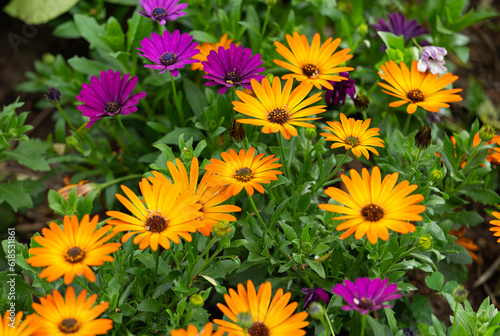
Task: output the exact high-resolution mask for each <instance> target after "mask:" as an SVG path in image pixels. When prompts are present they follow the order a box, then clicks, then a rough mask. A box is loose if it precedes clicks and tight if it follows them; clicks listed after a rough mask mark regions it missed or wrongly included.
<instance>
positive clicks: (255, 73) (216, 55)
mask: <svg viewBox="0 0 500 336" xmlns="http://www.w3.org/2000/svg"><path fill="white" fill-rule="evenodd" d="M260 58H261V55H260V54H256V55H253V56H252V49H250V48H243V47H242V46H236V45H235V44H231V46H230V47H229V49H227V50H226V49H225V48H224V47H222V46H221V47H219V49H217V51H215V50H211V51H210V54H208V56H207V60H206V61H205V62H202V63H201V64H203V70H205V72H206V73H207V74H206V75H203V78H205V79H208V81H207V82H206V83H205V85H207V86H213V85H220V87H219V94H224V93H226V91H227V89H228V88H230V87H232V86H236V85H240V86H242V87H244V88H247V89H251V88H252V86H251V84H250V81H251V80H252V78H253V79H255V80H257V81H259V82H260V81H261V80H262V78H264V75H259V73H261V72H262V71H265V70H266V69H265V68H263V67H260V66H261V65H262V64H264V62H263V61H261V60H260Z"/></svg>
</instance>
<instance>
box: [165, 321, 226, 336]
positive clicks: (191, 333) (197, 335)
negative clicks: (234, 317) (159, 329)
mask: <svg viewBox="0 0 500 336" xmlns="http://www.w3.org/2000/svg"><path fill="white" fill-rule="evenodd" d="M213 328H214V326H213V324H212V323H207V324H206V325H205V327H204V328H203V329H202V330H200V331H199V332H198V329H196V327H195V326H194V325H189V326H188V327H187V329H186V330H184V329H177V330H172V332H171V333H170V336H222V334H223V333H224V332H223V331H222V330H220V329H219V330H217V331H215V330H213Z"/></svg>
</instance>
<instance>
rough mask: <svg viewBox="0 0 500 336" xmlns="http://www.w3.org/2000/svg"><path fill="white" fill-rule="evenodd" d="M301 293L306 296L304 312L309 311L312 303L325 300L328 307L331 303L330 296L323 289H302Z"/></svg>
mask: <svg viewBox="0 0 500 336" xmlns="http://www.w3.org/2000/svg"><path fill="white" fill-rule="evenodd" d="M300 291H301V292H302V294H305V296H306V298H305V299H304V310H306V309H307V307H308V306H309V305H310V304H311V302H319V300H320V299H321V300H323V302H324V303H326V305H328V303H329V302H330V296H329V295H328V293H327V292H326V291H325V290H324V289H323V288H321V287H314V288H302V289H301V290H300Z"/></svg>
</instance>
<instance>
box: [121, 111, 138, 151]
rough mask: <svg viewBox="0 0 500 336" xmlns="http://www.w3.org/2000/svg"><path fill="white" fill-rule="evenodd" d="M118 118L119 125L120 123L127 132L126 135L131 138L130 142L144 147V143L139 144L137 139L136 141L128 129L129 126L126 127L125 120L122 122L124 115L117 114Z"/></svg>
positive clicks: (124, 131)
mask: <svg viewBox="0 0 500 336" xmlns="http://www.w3.org/2000/svg"><path fill="white" fill-rule="evenodd" d="M116 120H117V121H118V125H120V128H121V130H122V131H123V133H125V135H126V136H127V138H128V139H129V140H130V142H131V143H133V144H135V145H137V146H138V147H143V148H144V146H143V145H142V144H139V143H138V142H137V141H135V139H134V138H133V137H132V134H130V132H129V131H128V130H127V128H125V125H123V122H122V116H121V115H120V114H119V115H117V116H116Z"/></svg>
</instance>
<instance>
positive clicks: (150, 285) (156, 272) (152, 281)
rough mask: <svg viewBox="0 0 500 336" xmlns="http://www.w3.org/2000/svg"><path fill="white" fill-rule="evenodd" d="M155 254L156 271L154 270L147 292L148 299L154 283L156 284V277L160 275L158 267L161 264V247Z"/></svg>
mask: <svg viewBox="0 0 500 336" xmlns="http://www.w3.org/2000/svg"><path fill="white" fill-rule="evenodd" d="M153 254H154V257H155V270H154V273H153V276H152V277H151V279H150V280H149V286H148V291H147V292H146V296H145V297H148V295H149V292H150V291H151V290H152V289H153V285H154V282H155V280H156V277H157V275H158V265H159V264H160V247H158V250H156V251H154V252H153Z"/></svg>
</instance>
